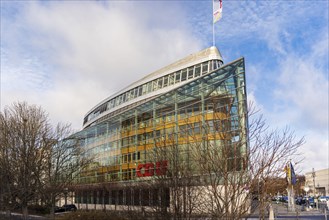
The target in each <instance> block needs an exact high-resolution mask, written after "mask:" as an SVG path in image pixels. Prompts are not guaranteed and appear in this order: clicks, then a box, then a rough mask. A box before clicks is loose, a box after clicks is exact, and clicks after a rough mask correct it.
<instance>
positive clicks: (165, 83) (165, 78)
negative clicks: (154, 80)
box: [163, 76, 168, 87]
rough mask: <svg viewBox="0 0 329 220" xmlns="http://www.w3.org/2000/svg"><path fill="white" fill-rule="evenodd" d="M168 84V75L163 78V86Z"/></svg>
mask: <svg viewBox="0 0 329 220" xmlns="http://www.w3.org/2000/svg"><path fill="white" fill-rule="evenodd" d="M167 85H168V76H165V77H164V78H163V87H166V86H167Z"/></svg>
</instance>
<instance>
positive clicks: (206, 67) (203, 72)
mask: <svg viewBox="0 0 329 220" xmlns="http://www.w3.org/2000/svg"><path fill="white" fill-rule="evenodd" d="M207 72H208V62H204V63H202V75H203V74H206V73H207Z"/></svg>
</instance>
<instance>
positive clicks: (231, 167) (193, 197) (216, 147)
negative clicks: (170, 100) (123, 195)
mask: <svg viewBox="0 0 329 220" xmlns="http://www.w3.org/2000/svg"><path fill="white" fill-rule="evenodd" d="M219 100H220V99H216V98H215V99H212V100H208V103H210V102H213V103H212V104H213V106H214V109H213V115H212V116H211V117H209V118H207V120H204V118H203V117H204V116H203V115H195V116H194V117H189V118H188V119H186V120H185V121H184V122H182V121H180V124H181V125H180V126H179V129H178V126H176V128H175V126H173V128H175V129H170V127H171V126H170V125H168V124H165V125H163V129H161V130H162V131H168V130H169V131H171V130H172V133H159V134H158V135H155V140H154V145H155V147H154V150H153V158H150V160H151V161H157V162H161V161H166V163H167V166H166V173H165V175H155V178H154V179H155V181H150V184H153V186H154V187H156V188H168V189H170V211H171V214H172V215H173V218H174V219H178V218H180V217H185V218H190V217H193V216H194V215H195V214H202V215H208V216H211V217H213V218H214V219H241V218H242V217H247V216H248V215H249V214H250V213H251V211H252V210H251V209H252V208H258V209H259V210H260V218H264V217H265V214H266V213H265V211H266V208H267V205H268V202H269V200H268V199H269V198H268V194H267V191H268V190H267V188H268V186H269V185H268V182H267V180H268V179H270V178H273V177H278V176H279V177H280V176H282V175H283V166H284V164H286V162H287V161H288V160H289V159H292V158H295V159H298V156H299V153H298V149H299V147H300V146H301V145H302V144H303V142H304V139H303V138H301V139H298V138H296V137H295V135H294V133H293V132H292V131H290V130H289V129H284V130H272V131H271V130H269V129H268V125H267V124H266V122H265V120H264V119H263V117H262V116H261V115H259V114H258V112H257V111H255V109H254V108H253V107H252V105H250V106H249V108H248V110H249V111H248V112H246V115H238V116H234V118H233V117H232V115H230V112H232V111H231V108H232V103H230V102H229V101H227V100H226V101H227V102H223V100H222V99H221V101H219ZM247 115H248V117H247ZM247 118H249V119H250V123H249V125H247V121H246V120H247ZM175 121H176V122H175V123H177V120H175ZM154 169H157V168H156V166H155V167H154ZM153 172H154V173H155V172H156V171H153ZM255 190H256V192H257V194H258V195H257V197H258V198H259V203H257V204H255V205H256V206H257V207H254V206H252V197H253V196H254V195H253V193H255Z"/></svg>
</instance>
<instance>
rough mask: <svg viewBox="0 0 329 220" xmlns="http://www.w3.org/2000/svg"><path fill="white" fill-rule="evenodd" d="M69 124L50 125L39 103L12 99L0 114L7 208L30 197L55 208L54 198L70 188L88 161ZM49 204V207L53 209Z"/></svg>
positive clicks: (0, 153) (3, 193)
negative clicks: (34, 103)
mask: <svg viewBox="0 0 329 220" xmlns="http://www.w3.org/2000/svg"><path fill="white" fill-rule="evenodd" d="M70 134H71V128H70V126H69V125H65V124H58V125H57V126H56V127H55V128H53V127H52V126H51V124H50V123H49V120H48V115H47V114H46V113H45V111H44V110H42V109H41V107H37V106H35V105H28V104H27V103H26V102H22V103H14V104H13V105H12V106H11V107H6V108H5V109H4V111H3V113H2V112H1V114H0V166H1V168H2V169H1V172H0V175H1V181H0V182H1V186H0V187H1V191H0V192H1V196H0V198H1V200H0V201H1V202H2V206H4V207H5V208H6V209H7V210H8V209H11V208H13V207H15V205H16V204H17V206H19V207H22V211H23V215H24V217H25V218H26V217H27V215H28V209H27V208H28V205H29V204H30V203H31V202H32V201H36V202H44V201H45V202H46V203H47V204H49V205H50V204H51V205H52V207H53V208H54V203H55V201H56V198H58V196H59V195H60V194H63V193H64V192H65V191H64V190H65V189H66V188H67V189H68V190H70V185H71V184H72V183H73V181H74V179H75V177H76V175H78V173H79V171H80V170H81V169H83V168H84V167H85V166H86V165H88V164H89V163H90V161H91V159H90V158H88V157H86V155H85V154H84V153H85V152H83V151H82V150H81V149H82V148H80V145H79V144H77V143H79V142H80V141H81V140H79V139H78V138H77V137H73V138H70V136H69V135H70ZM53 208H52V210H54V209H53Z"/></svg>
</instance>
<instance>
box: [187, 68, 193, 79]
mask: <svg viewBox="0 0 329 220" xmlns="http://www.w3.org/2000/svg"><path fill="white" fill-rule="evenodd" d="M193 69H194V67H193V66H192V67H189V68H188V79H191V78H193Z"/></svg>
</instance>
